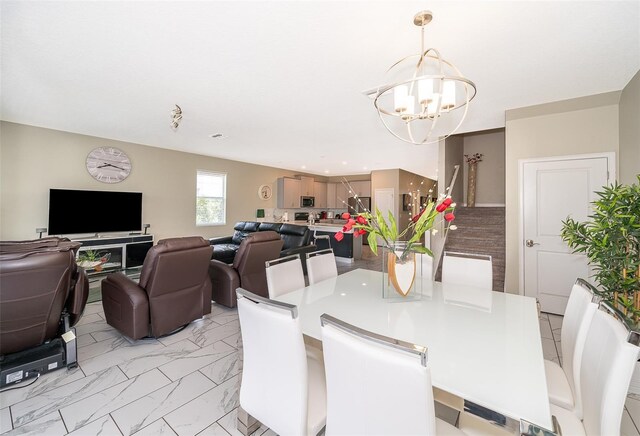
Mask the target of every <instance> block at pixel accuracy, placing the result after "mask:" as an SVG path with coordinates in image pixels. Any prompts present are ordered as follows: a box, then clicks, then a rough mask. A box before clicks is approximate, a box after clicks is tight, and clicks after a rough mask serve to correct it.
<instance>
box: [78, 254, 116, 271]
mask: <svg viewBox="0 0 640 436" xmlns="http://www.w3.org/2000/svg"><path fill="white" fill-rule="evenodd" d="M109 257H111V253H108V252H102V251H95V250H85V251H81V252H80V253H79V254H78V261H77V263H78V266H80V267H82V268H84V269H92V268H93V269H94V270H95V271H96V272H100V271H102V265H104V264H105V263H107V262H108V261H109Z"/></svg>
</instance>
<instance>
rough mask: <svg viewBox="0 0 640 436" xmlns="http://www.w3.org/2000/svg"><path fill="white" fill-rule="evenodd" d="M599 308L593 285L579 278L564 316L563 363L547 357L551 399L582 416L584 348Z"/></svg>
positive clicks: (561, 337) (562, 333)
mask: <svg viewBox="0 0 640 436" xmlns="http://www.w3.org/2000/svg"><path fill="white" fill-rule="evenodd" d="M597 309H598V304H597V303H596V302H595V300H594V291H593V287H592V286H591V285H590V284H589V283H587V282H586V281H584V280H583V279H578V280H576V282H575V284H574V285H573V288H571V294H570V295H569V301H568V302H567V308H566V309H565V313H564V318H563V320H562V332H561V334H560V344H561V347H562V360H563V363H562V367H560V365H558V364H557V363H556V362H553V361H551V360H545V361H544V369H545V373H546V375H547V391H548V392H549V401H550V402H551V403H552V404H555V405H557V406H560V407H563V408H565V409H567V410H571V411H573V412H574V413H575V414H576V415H577V416H579V417H582V404H581V401H580V398H581V393H580V383H579V380H580V370H581V367H582V351H583V349H584V344H585V341H586V339H587V330H588V329H589V326H590V325H591V320H592V319H593V314H594V313H596V310H597Z"/></svg>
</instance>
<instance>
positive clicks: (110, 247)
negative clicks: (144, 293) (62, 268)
mask: <svg viewBox="0 0 640 436" xmlns="http://www.w3.org/2000/svg"><path fill="white" fill-rule="evenodd" d="M74 241H76V242H80V243H81V244H82V246H80V248H79V249H78V254H77V256H81V255H82V253H84V252H86V251H89V250H93V251H97V252H98V253H100V254H104V255H106V254H107V253H109V255H110V258H109V261H108V262H107V263H105V264H103V265H101V266H102V268H98V269H99V270H97V269H95V268H89V269H87V274H89V275H93V274H102V273H106V272H115V271H122V270H125V269H130V268H140V267H142V264H143V263H144V258H145V256H146V255H147V251H149V249H150V248H151V247H152V246H153V235H141V234H137V235H95V236H93V237H89V238H77V239H74ZM76 259H77V257H76Z"/></svg>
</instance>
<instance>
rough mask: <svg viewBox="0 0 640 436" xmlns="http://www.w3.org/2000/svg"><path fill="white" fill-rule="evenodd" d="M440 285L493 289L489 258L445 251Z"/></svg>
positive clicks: (481, 255) (482, 255) (491, 268)
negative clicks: (449, 284)
mask: <svg viewBox="0 0 640 436" xmlns="http://www.w3.org/2000/svg"><path fill="white" fill-rule="evenodd" d="M442 283H451V284H454V285H465V286H473V287H476V288H482V289H489V290H491V289H493V267H492V263H491V256H488V255H484V254H466V253H456V252H452V251H445V252H444V255H443V258H442Z"/></svg>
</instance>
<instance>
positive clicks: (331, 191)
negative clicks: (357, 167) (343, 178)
mask: <svg viewBox="0 0 640 436" xmlns="http://www.w3.org/2000/svg"><path fill="white" fill-rule="evenodd" d="M337 185H338V184H337V183H327V208H328V209H335V208H336V207H338V206H337V205H336V201H337V199H336V187H337Z"/></svg>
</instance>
